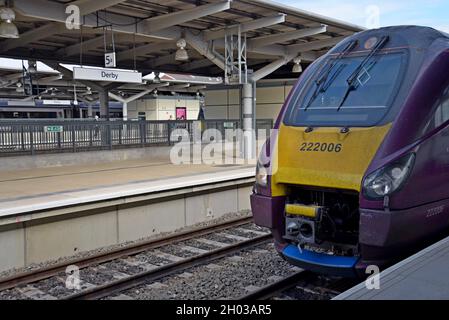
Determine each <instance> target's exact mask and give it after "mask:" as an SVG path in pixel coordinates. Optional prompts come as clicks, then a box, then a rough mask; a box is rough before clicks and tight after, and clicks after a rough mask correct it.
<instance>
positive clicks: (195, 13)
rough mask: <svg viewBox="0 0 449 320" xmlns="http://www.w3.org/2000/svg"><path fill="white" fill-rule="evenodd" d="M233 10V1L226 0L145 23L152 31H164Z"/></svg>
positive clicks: (162, 16)
mask: <svg viewBox="0 0 449 320" xmlns="http://www.w3.org/2000/svg"><path fill="white" fill-rule="evenodd" d="M230 8H231V1H230V0H226V1H222V2H218V3H210V4H205V5H201V6H197V7H195V8H192V9H187V10H181V11H177V12H173V13H167V14H164V15H160V16H157V17H154V18H150V19H147V20H146V21H145V25H146V27H147V28H148V29H149V30H151V31H157V30H162V29H165V28H168V27H172V26H175V25H179V24H182V23H185V22H188V21H192V20H196V19H199V18H202V17H205V16H209V15H212V14H216V13H219V12H222V11H226V10H228V9H230Z"/></svg>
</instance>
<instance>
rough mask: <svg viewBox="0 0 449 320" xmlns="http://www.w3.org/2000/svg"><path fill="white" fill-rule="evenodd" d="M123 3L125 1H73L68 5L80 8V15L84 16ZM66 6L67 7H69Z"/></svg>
mask: <svg viewBox="0 0 449 320" xmlns="http://www.w3.org/2000/svg"><path fill="white" fill-rule="evenodd" d="M122 2H125V0H101V1H99V0H97V1H92V0H78V1H74V2H72V3H69V4H70V5H76V6H78V7H79V8H80V13H81V15H83V16H84V15H86V14H89V13H93V12H96V11H99V10H103V9H107V8H109V7H112V6H115V5H116V4H119V3H122ZM69 4H67V5H69Z"/></svg>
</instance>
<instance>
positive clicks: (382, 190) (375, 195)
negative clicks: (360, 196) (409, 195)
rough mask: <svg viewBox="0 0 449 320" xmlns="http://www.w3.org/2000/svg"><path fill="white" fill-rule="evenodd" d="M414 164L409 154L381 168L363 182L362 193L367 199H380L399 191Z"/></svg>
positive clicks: (412, 156) (411, 155)
mask: <svg viewBox="0 0 449 320" xmlns="http://www.w3.org/2000/svg"><path fill="white" fill-rule="evenodd" d="M414 162H415V154H414V153H411V154H409V155H407V156H405V157H403V158H401V159H399V160H397V161H395V162H393V163H391V164H389V165H387V166H385V167H384V168H381V169H379V170H377V171H375V172H373V173H371V174H370V175H368V176H367V177H366V178H365V180H364V181H363V193H364V195H365V196H366V197H367V198H369V199H381V198H383V197H385V196H389V195H391V194H392V193H394V192H396V191H397V190H399V189H400V188H401V187H402V185H403V184H404V183H405V181H406V180H407V178H408V176H409V175H410V172H411V170H412V168H413V164H414Z"/></svg>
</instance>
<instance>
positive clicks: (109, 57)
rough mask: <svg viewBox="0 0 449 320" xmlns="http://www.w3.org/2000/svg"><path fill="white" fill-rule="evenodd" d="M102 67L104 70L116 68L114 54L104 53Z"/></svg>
mask: <svg viewBox="0 0 449 320" xmlns="http://www.w3.org/2000/svg"><path fill="white" fill-rule="evenodd" d="M104 66H105V68H115V67H116V60H115V52H109V53H105V55H104Z"/></svg>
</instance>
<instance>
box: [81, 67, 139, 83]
mask: <svg viewBox="0 0 449 320" xmlns="http://www.w3.org/2000/svg"><path fill="white" fill-rule="evenodd" d="M73 79H75V80H91V81H106V82H123V83H142V73H140V72H136V71H132V70H116V69H104V68H80V67H75V68H73Z"/></svg>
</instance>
